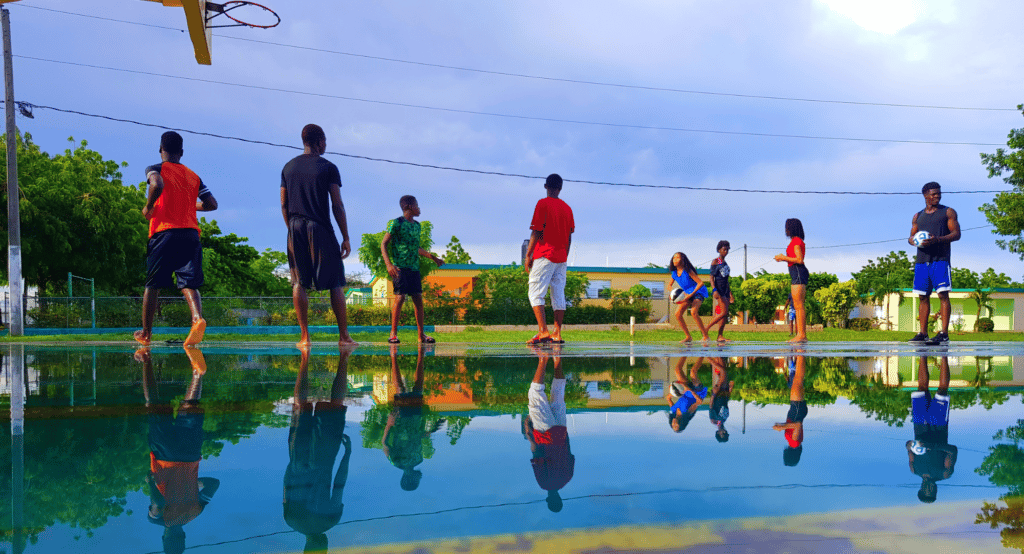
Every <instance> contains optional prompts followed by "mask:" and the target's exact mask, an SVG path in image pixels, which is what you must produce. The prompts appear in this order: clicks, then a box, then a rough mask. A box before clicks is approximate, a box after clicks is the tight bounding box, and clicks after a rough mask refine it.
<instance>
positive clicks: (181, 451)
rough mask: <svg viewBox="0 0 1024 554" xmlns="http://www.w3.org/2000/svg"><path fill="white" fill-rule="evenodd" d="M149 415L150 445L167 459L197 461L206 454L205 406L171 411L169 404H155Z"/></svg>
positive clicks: (154, 453)
mask: <svg viewBox="0 0 1024 554" xmlns="http://www.w3.org/2000/svg"><path fill="white" fill-rule="evenodd" d="M153 411H154V412H156V413H153V414H151V415H150V416H149V449H150V451H152V452H153V455H154V456H156V459H158V460H163V461H166V462H196V461H199V460H200V459H202V457H203V419H204V415H203V412H202V410H199V409H192V410H191V411H190V410H186V409H179V410H178V415H177V416H176V417H175V416H173V415H172V408H171V406H170V405H168V404H164V405H161V406H156V407H154V409H153Z"/></svg>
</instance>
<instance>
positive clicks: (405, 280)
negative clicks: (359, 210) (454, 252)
mask: <svg viewBox="0 0 1024 554" xmlns="http://www.w3.org/2000/svg"><path fill="white" fill-rule="evenodd" d="M398 205H399V207H401V208H402V215H401V217H399V218H397V219H392V220H391V221H389V222H388V227H387V229H386V230H385V231H384V238H383V239H382V240H381V241H380V253H381V255H382V256H383V257H384V265H385V266H387V268H388V275H390V276H391V278H392V279H393V280H394V287H395V305H394V306H392V308H391V336H390V337H389V338H388V342H389V343H391V344H398V320H399V319H400V318H401V317H402V304H404V303H405V297H406V296H408V297H409V298H410V299H411V300H412V305H413V307H414V308H415V312H416V331H417V332H418V333H419V339H420V342H422V343H426V344H431V343H433V342H435V341H434V339H433V338H431V337H428V336H427V335H426V334H425V333H424V332H423V277H422V276H421V275H420V256H424V257H427V258H430V259H431V260H434V263H436V264H437V265H438V266H439V267H440V266H442V265H444V260H442V259H441V258H440V257H438V255H437V254H434V253H433V252H427V251H426V250H424V249H423V248H420V222H419V221H416V220H415V219H413V218H414V217H418V216H419V215H420V205H419V202H417V201H416V197H415V196H410V195H408V194H407V195H405V196H403V197H401V198H400V199H399V200H398ZM389 250H391V251H392V252H391V253H389V252H388V251H389ZM392 254H393V255H392ZM392 258H393V259H392Z"/></svg>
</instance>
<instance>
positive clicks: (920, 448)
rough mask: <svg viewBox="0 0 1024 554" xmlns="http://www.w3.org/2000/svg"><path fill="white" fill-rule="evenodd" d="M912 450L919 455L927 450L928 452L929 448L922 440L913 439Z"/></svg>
mask: <svg viewBox="0 0 1024 554" xmlns="http://www.w3.org/2000/svg"><path fill="white" fill-rule="evenodd" d="M910 451H911V452H913V453H914V454H916V455H918V456H923V455H924V454H925V452H928V449H927V448H926V447H925V446H924V444H923V443H922V442H921V441H912V442H911V443H910Z"/></svg>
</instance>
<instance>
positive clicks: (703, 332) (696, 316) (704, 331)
mask: <svg viewBox="0 0 1024 554" xmlns="http://www.w3.org/2000/svg"><path fill="white" fill-rule="evenodd" d="M702 302H703V301H702V300H701V299H700V297H696V296H695V297H694V298H693V302H692V307H691V308H690V314H691V315H692V316H693V322H694V323H696V324H697V329H699V330H700V337H701V341H703V342H704V344H707V343H708V328H707V327H705V326H704V320H703V319H701V317H700V305H701V303H702Z"/></svg>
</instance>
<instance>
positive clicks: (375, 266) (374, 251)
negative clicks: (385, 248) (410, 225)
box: [359, 221, 455, 279]
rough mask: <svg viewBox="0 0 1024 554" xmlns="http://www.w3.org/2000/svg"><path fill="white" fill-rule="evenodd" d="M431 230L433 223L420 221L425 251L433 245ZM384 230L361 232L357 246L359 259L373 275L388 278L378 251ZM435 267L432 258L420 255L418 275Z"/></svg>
mask: <svg viewBox="0 0 1024 554" xmlns="http://www.w3.org/2000/svg"><path fill="white" fill-rule="evenodd" d="M433 230H434V225H433V224H432V223H430V222H429V221H421V222H420V248H422V249H424V250H426V251H427V252H430V247H431V246H433V245H434V239H433V237H432V236H431V234H432V232H433ZM386 232H387V231H386V230H384V231H380V232H378V233H363V241H362V245H361V246H360V247H359V261H360V262H362V263H363V265H365V266H366V268H367V269H369V270H370V273H371V274H373V276H374V277H380V278H381V279H387V278H388V266H387V265H386V264H385V263H384V255H383V254H381V252H380V243H381V241H382V240H384V234H385V233H386ZM452 238H455V237H452ZM435 269H437V264H435V263H434V260H431V259H430V258H424V257H423V256H420V275H421V276H422V277H426V276H427V275H429V274H430V273H431V272H433V271H434V270H435Z"/></svg>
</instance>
